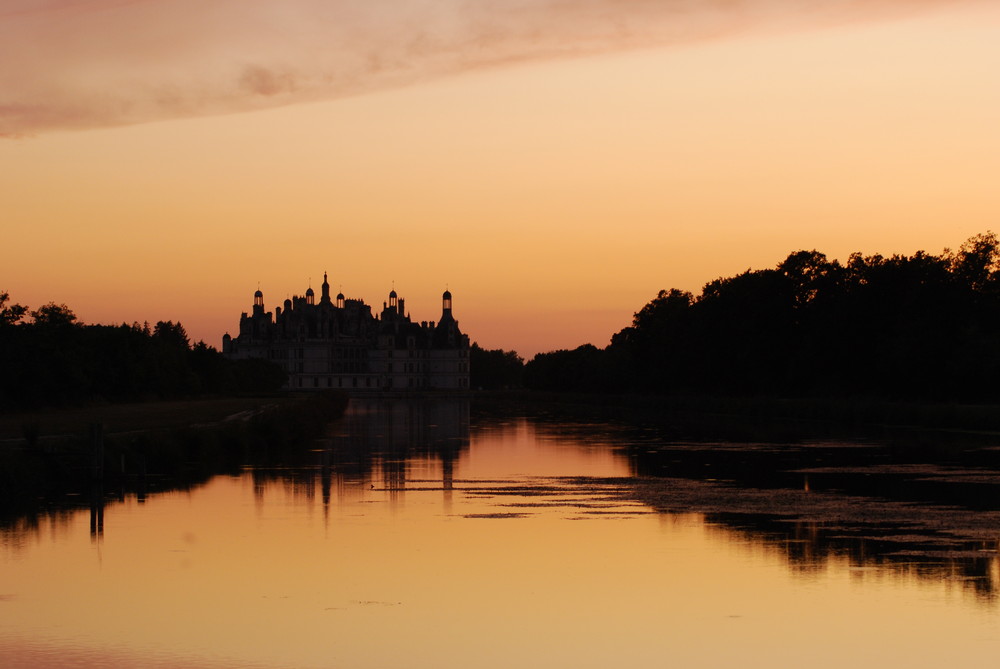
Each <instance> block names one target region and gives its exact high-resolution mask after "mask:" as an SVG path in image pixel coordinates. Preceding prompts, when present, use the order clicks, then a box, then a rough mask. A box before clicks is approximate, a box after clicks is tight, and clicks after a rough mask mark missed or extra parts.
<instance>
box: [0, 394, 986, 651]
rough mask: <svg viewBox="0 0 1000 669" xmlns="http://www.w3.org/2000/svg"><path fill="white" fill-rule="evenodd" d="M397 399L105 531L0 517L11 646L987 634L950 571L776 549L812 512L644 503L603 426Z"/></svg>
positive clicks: (3, 617)
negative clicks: (481, 421) (773, 513)
mask: <svg viewBox="0 0 1000 669" xmlns="http://www.w3.org/2000/svg"><path fill="white" fill-rule="evenodd" d="M401 411H402V413H400V414H397V415H396V416H395V417H386V416H384V415H379V416H378V418H377V420H375V421H371V420H365V419H362V418H359V417H357V416H355V417H354V418H352V419H351V420H352V421H354V423H353V424H349V425H348V426H347V427H344V426H341V427H339V428H337V429H335V430H333V431H331V434H330V436H329V440H328V442H326V447H327V448H329V450H327V451H322V452H318V454H317V457H318V460H317V466H316V467H314V468H311V469H308V470H295V471H248V472H246V473H244V474H243V475H241V476H222V477H216V478H214V479H212V480H211V481H210V482H209V483H207V484H206V485H204V486H201V487H199V488H196V489H194V490H190V491H185V492H174V493H167V494H158V495H153V496H151V497H149V498H148V499H147V500H146V502H145V503H143V504H140V503H139V502H138V500H137V499H136V498H135V497H132V496H129V497H126V498H125V499H124V501H122V502H120V503H111V504H109V505H107V506H106V508H105V509H104V512H103V513H104V521H103V525H104V531H103V533H102V534H94V533H92V532H91V522H90V521H91V513H90V512H88V511H87V510H81V511H77V512H71V513H66V514H62V515H58V516H53V517H49V518H47V519H45V520H43V521H42V525H40V526H39V527H38V528H36V529H35V530H33V531H31V532H21V533H17V532H14V531H9V532H7V533H6V534H5V535H4V537H5V541H6V542H7V543H5V545H4V548H3V550H2V551H0V560H2V562H0V565H2V569H0V652H3V653H4V657H6V658H13V660H10V659H8V660H7V661H6V662H7V663H11V662H12V663H13V664H12V666H57V665H58V666H80V667H82V666H136V665H138V666H157V667H158V666H181V665H183V666H205V667H221V666H272V667H274V666H281V667H285V666H296V667H327V666H345V667H387V666H393V667H395V666H405V667H459V666H461V667H468V666H475V667H510V666H532V667H534V666H555V667H563V666H566V667H569V666H573V667H607V666H612V665H620V666H632V667H647V666H649V667H651V666H657V667H658V666H665V665H673V666H683V667H719V666H736V665H737V664H738V665H741V666H746V665H750V666H757V665H759V666H790V665H793V664H799V663H801V662H804V661H808V663H809V664H810V665H813V666H820V667H833V666H838V667H839V666H843V665H845V664H857V663H859V662H861V663H862V664H863V665H866V666H867V665H874V664H875V663H877V662H886V663H888V662H890V661H891V662H892V663H893V664H896V663H899V664H901V665H905V666H910V667H937V666H941V665H943V664H945V663H948V662H955V661H966V660H968V661H976V660H985V659H986V658H987V657H990V656H992V655H994V654H995V653H996V651H997V649H998V646H1000V627H998V623H1000V618H998V616H1000V612H998V610H997V607H995V606H992V605H984V604H983V601H982V600H980V599H976V598H973V597H968V596H967V592H968V591H967V589H966V588H965V587H963V583H962V581H961V580H959V579H949V578H934V579H928V578H920V577H918V576H917V575H915V574H907V573H906V572H905V571H900V570H898V569H897V570H888V569H879V568H866V567H864V566H859V565H858V563H857V561H856V560H853V559H852V558H851V557H850V556H847V555H836V554H824V555H823V556H818V557H819V558H820V559H817V560H814V561H812V564H821V565H822V568H818V569H811V570H806V569H799V570H789V569H788V564H789V559H788V556H789V551H793V550H795V548H794V546H795V545H798V544H795V543H794V542H795V541H797V540H801V541H802V542H803V544H805V543H808V542H807V541H806V539H807V538H808V534H809V532H810V531H811V530H810V528H809V527H806V526H804V527H802V528H800V529H797V530H796V531H795V533H793V535H791V537H790V538H789V537H785V538H783V539H781V540H780V541H777V540H772V541H767V540H764V539H762V536H761V534H760V533H759V532H756V531H747V530H744V529H738V528H737V529H734V528H733V527H731V526H727V525H723V524H721V523H719V522H717V521H714V520H706V516H705V515H703V514H695V513H687V514H662V513H656V512H655V511H654V510H653V509H651V508H650V507H649V506H647V505H646V504H643V503H641V502H640V501H639V500H637V499H635V498H634V496H633V497H630V496H629V495H628V494H625V493H627V490H626V488H627V486H628V483H627V481H628V476H629V475H630V465H629V460H628V459H627V458H626V457H625V456H624V455H623V454H621V453H618V452H617V451H616V450H615V449H614V448H613V447H612V445H611V444H610V443H606V440H603V439H601V438H599V437H597V438H595V439H593V440H592V441H590V442H589V443H586V442H585V443H581V441H580V440H579V439H570V438H569V437H566V436H565V434H563V436H560V432H561V431H560V430H554V429H550V427H545V426H540V425H538V424H536V423H534V422H532V421H530V420H524V419H522V420H514V421H508V422H506V423H504V424H490V425H486V426H480V425H477V426H473V427H472V429H471V430H470V429H469V426H468V423H467V422H466V423H463V422H462V421H461V420H459V422H458V424H457V426H456V425H451V427H447V428H445V427H442V425H443V422H441V421H440V420H439V418H440V416H438V417H436V418H434V420H433V421H430V420H427V415H426V414H425V413H421V412H417V413H412V412H410V411H409V409H407V410H401ZM459 415H461V414H459ZM349 423H350V421H349ZM432 425H433V426H436V427H433V428H432V427H430V426H432ZM359 427H360V428H361V429H363V430H366V432H364V435H365V436H363V437H358V435H357V434H355V435H354V436H351V435H350V434H348V433H347V432H349V431H351V430H356V429H359ZM588 429H589V430H591V431H593V432H595V433H596V432H599V431H600V428H599V427H592V428H588ZM390 430H391V433H392V435H394V436H392V437H391V438H390V439H389V440H388V446H386V447H383V448H377V449H369V450H367V451H365V449H362V448H360V446H359V443H361V445H364V443H363V442H364V441H365V439H371V440H376V439H383V440H384V439H385V435H386V434H387V433H388V431H390ZM432 434H433V435H434V436H430V435H432ZM379 435H381V436H379ZM369 446H371V444H369ZM362 451H364V452H363V455H364V458H366V459H365V460H364V462H363V463H360V464H359V461H358V460H357V458H356V457H355V456H357V455H358V454H359V453H362ZM442 453H443V455H442ZM577 477H586V478H577ZM796 537H797V538H796ZM14 542H17V543H14ZM790 546H792V547H791V548H790ZM992 564H993V569H995V568H996V567H995V561H994V562H993V563H992ZM994 577H995V575H994ZM3 663H4V662H0V664H3Z"/></svg>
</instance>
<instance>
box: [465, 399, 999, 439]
mask: <svg viewBox="0 0 1000 669" xmlns="http://www.w3.org/2000/svg"><path fill="white" fill-rule="evenodd" d="M473 402H474V406H475V407H477V408H478V409H479V410H481V411H485V412H493V411H504V412H511V411H518V412H523V413H525V414H528V415H533V416H539V415H541V416H544V415H546V414H552V415H567V414H569V415H573V416H576V417H579V416H587V417H589V418H591V419H594V420H614V419H624V420H630V421H640V422H655V423H658V424H660V425H663V426H668V427H671V428H672V429H673V430H674V431H676V432H678V433H681V434H682V435H699V436H703V437H705V436H708V437H710V436H712V435H711V432H718V431H722V432H739V433H745V436H746V438H748V439H753V438H755V435H756V436H761V437H763V436H767V435H772V437H771V438H775V439H794V438H795V436H796V435H797V434H802V435H808V436H816V435H817V434H829V435H834V436H836V435H840V436H844V435H852V436H865V435H868V436H877V437H885V436H886V434H887V433H890V434H895V433H900V432H919V431H933V432H935V433H950V434H954V435H965V436H969V437H974V436H982V437H986V438H990V437H1000V403H996V402H984V403H976V404H972V403H968V404H960V403H955V402H942V403H933V402H900V401H890V400H882V399H878V398H787V397H785V398H779V397H723V396H707V395H677V396H657V395H618V394H607V395H604V394H587V393H558V392H544V391H530V390H516V391H479V392H477V393H475V394H474V395H473ZM706 431H707V432H706ZM722 436H725V437H728V438H736V435H733V434H725V435H722Z"/></svg>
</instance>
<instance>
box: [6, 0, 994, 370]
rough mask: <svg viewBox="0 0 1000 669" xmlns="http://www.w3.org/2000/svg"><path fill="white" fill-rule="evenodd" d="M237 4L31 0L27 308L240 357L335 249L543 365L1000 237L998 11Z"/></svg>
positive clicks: (361, 269) (379, 290)
mask: <svg viewBox="0 0 1000 669" xmlns="http://www.w3.org/2000/svg"><path fill="white" fill-rule="evenodd" d="M237 4H240V3H234V2H231V1H228V0H217V1H216V2H208V3H205V2H201V3H193V2H184V1H181V0H178V2H174V3H167V2H162V1H160V0H148V1H146V2H124V1H112V0H104V1H91V2H88V1H86V0H76V1H75V2H74V1H72V0H51V1H42V0H15V1H13V2H10V3H5V8H6V9H5V10H4V11H3V12H0V62H3V63H5V65H4V66H2V67H0V135H5V136H7V137H8V139H3V140H0V175H3V179H2V180H0V202H2V204H3V207H2V209H0V212H2V213H0V221H2V222H3V223H2V232H3V240H4V248H5V251H6V252H5V253H4V257H3V261H2V263H0V290H6V291H9V292H10V294H11V298H12V299H13V300H14V301H15V302H20V303H22V304H27V305H29V306H30V307H37V306H39V305H40V304H43V303H45V302H48V301H56V302H64V303H66V304H68V305H69V306H70V307H71V308H73V309H74V310H75V311H76V312H77V314H78V315H79V316H80V318H81V319H82V320H84V321H86V322H105V323H115V322H122V321H127V322H132V321H140V322H141V321H143V320H150V321H155V320H160V319H164V320H165V319H171V320H175V321H176V320H180V321H181V322H183V323H184V325H185V326H186V327H187V329H188V332H189V333H190V334H191V335H192V337H193V338H194V339H204V340H206V341H207V342H209V343H211V344H213V345H216V346H218V345H219V341H220V338H221V336H222V333H223V332H225V331H229V332H234V331H235V330H236V328H237V323H238V319H239V314H240V312H241V311H244V310H248V309H249V308H250V304H251V296H252V294H253V291H254V290H256V288H257V284H258V282H259V283H260V286H261V289H262V290H263V291H264V295H265V301H266V304H267V306H268V308H269V309H271V308H273V306H274V305H275V304H278V303H279V302H280V301H281V300H283V299H284V298H285V297H286V296H288V295H290V294H301V293H302V292H304V291H305V289H306V287H307V286H308V283H309V280H310V277H311V279H312V285H313V287H314V288H318V285H319V283H320V282H321V281H322V273H323V271H324V270H325V271H328V272H329V273H330V281H331V283H332V285H333V287H334V292H336V290H338V289H340V288H341V287H342V288H343V291H344V293H345V294H347V295H348V296H349V297H359V298H362V299H364V300H365V301H367V302H368V303H369V304H373V305H375V306H381V302H382V300H384V299H385V296H386V294H387V293H388V292H389V290H390V288H391V286H392V282H393V281H395V287H396V289H397V290H398V291H399V293H400V295H401V296H402V297H404V298H406V301H407V307H408V309H409V311H410V313H411V315H412V316H413V318H414V319H416V320H432V319H437V318H438V317H439V315H440V294H441V292H442V291H443V290H444V289H445V287H446V286H447V287H449V288H450V289H451V291H452V292H453V293H454V295H455V314H456V317H457V318H458V319H459V321H460V324H461V326H462V328H463V330H464V331H466V332H467V333H468V334H469V335H470V337H471V338H472V339H473V340H474V341H478V342H479V343H480V344H482V345H484V346H487V347H490V348H495V347H502V348H506V349H510V348H513V349H516V350H518V351H519V352H520V353H521V354H522V355H525V356H530V355H532V354H534V353H535V352H538V351H543V350H550V349H554V348H568V347H575V346H577V345H579V344H582V343H585V342H588V341H589V342H593V343H595V344H597V345H601V346H603V345H604V344H606V343H607V341H608V339H609V337H610V336H611V334H612V333H614V332H615V331H617V330H619V329H620V328H622V327H624V326H625V325H627V324H628V323H629V321H630V319H631V315H632V313H633V312H635V311H637V310H638V309H639V308H641V307H642V305H643V304H645V303H646V302H647V301H648V300H649V299H651V298H652V297H653V296H654V295H655V294H656V291H657V290H659V289H661V288H670V287H678V288H683V289H687V290H692V291H695V292H697V291H698V290H700V288H701V286H702V285H703V284H704V283H705V282H707V281H709V280H711V279H714V278H716V277H718V276H721V275H731V274H734V273H737V272H740V271H742V270H745V269H746V268H748V267H769V266H773V265H775V264H776V263H777V262H779V261H780V260H781V259H782V258H783V257H784V256H785V255H786V254H787V253H789V252H790V251H793V250H796V249H800V248H810V249H811V248H817V249H819V250H821V251H824V252H826V253H827V254H828V255H829V256H831V257H837V258H841V259H843V258H845V257H846V255H847V254H848V253H849V252H851V251H854V250H860V251H863V252H866V253H872V252H882V253H893V252H902V253H912V252H913V251H915V250H917V249H921V248H923V249H926V250H928V251H931V252H939V251H940V250H941V249H942V248H944V247H946V246H952V247H953V246H957V245H959V244H960V243H961V242H962V241H964V240H965V239H966V238H968V237H969V236H971V235H973V234H976V233H978V232H983V231H985V230H987V229H991V228H992V229H996V228H997V227H998V225H997V220H998V213H1000V189H998V187H997V183H996V177H997V175H998V174H1000V131H998V130H997V119H998V118H1000V80H998V78H997V75H996V73H997V72H998V71H1000V43H998V41H997V39H996V35H997V34H998V28H1000V6H998V5H997V4H996V3H991V2H975V1H968V2H962V1H954V2H947V1H943V0H942V1H934V0H923V1H914V2H873V3H861V4H864V5H865V7H866V10H865V11H863V12H862V11H861V10H858V9H857V8H856V7H855V6H854V5H857V4H859V3H854V2H850V1H848V0H842V1H838V0H831V1H830V2H824V3H816V4H815V5H810V3H802V2H798V3H792V2H786V1H784V0H751V1H748V2H744V3H736V4H733V3H722V2H720V3H704V4H702V5H699V7H700V9H699V10H698V11H687V12H681V11H680V10H679V9H677V8H678V7H681V6H683V5H684V4H690V3H678V2H670V1H664V2H660V3H654V2H648V1H643V0H628V1H625V2H614V3H612V2H602V1H600V0H581V3H580V6H579V7H578V8H577V9H576V10H575V11H574V12H573V13H572V14H571V15H565V12H566V11H567V10H566V9H565V3H559V2H554V1H550V0H504V2H497V3H491V4H490V5H485V4H481V3H474V7H475V8H474V9H470V8H469V7H466V6H465V4H466V3H459V2H451V1H445V0H441V1H440V2H437V3H431V2H421V1H418V0H410V1H408V2H403V1H402V0H399V1H398V2H390V3H385V4H384V5H381V6H382V7H383V9H384V12H383V13H382V14H380V13H378V12H376V11H375V10H373V9H371V7H373V5H370V3H367V4H366V3H352V2H341V3H318V2H311V1H309V0H300V1H297V2H288V3H273V2H268V1H266V0H259V1H255V2H246V3H242V4H240V8H239V9H237V8H236V5H237ZM395 6H398V9H399V11H398V12H394V13H389V12H388V9H386V8H391V7H395ZM820 6H821V7H823V11H821V12H817V11H813V10H815V8H816V7H820ZM289 7H291V8H293V9H294V10H295V11H290V10H289V9H288V8H289ZM53 8H55V9H53ZM331 8H332V9H331ZM489 8H492V9H489ZM498 8H499V9H498ZM734 8H735V9H734ZM501 9H502V11H501ZM185 12H186V13H185ZM237 19H238V20H237ZM327 28H329V29H330V30H329V31H327V30H326V29H327ZM331 45H332V46H331ZM234 82H235V83H234Z"/></svg>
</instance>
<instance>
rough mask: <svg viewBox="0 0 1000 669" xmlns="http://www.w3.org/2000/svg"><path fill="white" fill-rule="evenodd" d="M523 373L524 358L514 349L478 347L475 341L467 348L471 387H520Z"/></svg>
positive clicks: (489, 388)
mask: <svg viewBox="0 0 1000 669" xmlns="http://www.w3.org/2000/svg"><path fill="white" fill-rule="evenodd" d="M523 374H524V359H523V358H521V357H520V356H519V355H518V354H517V352H516V351H504V350H502V349H499V348H497V349H485V348H480V346H479V344H477V343H475V342H473V343H472V346H471V347H470V348H469V385H470V387H472V388H475V389H477V390H506V389H509V388H520V387H521V383H522V376H523Z"/></svg>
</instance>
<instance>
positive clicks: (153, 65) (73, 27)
mask: <svg viewBox="0 0 1000 669" xmlns="http://www.w3.org/2000/svg"><path fill="white" fill-rule="evenodd" d="M961 2H963V0H863V1H862V0H815V1H813V2H809V1H806V0H7V1H6V2H5V3H4V8H3V9H0V63H2V65H0V137H4V136H5V137H16V136H25V135H32V134H38V133H44V132H48V131H53V130H68V129H86V128H96V127H107V126H117V125H127V124H134V123H142V122H148V121H155V120H162V119H170V118H181V117H191V116H202V115H212V114H226V113H234V112H242V111H249V110H254V109H263V108H268V107H275V106H280V105H289V104H295V103H298V102H304V101H316V100H328V99H335V98H338V97H344V96H349V95H358V94H363V93H366V92H369V91H374V90H379V89H386V88H392V87H397V86H404V85H409V84H413V83H416V82H420V81H424V80H429V79H433V78H436V77H442V76H447V75H451V74H456V73H460V72H464V71H468V70H474V69H479V68H487V67H496V66H500V65H504V64H509V63H517V62H530V61H535V60H545V59H553V58H567V57H573V56H579V55H589V54H596V53H603V52H611V51H620V50H626V49H635V48H642V47H651V46H661V45H662V46H667V45H672V44H683V43H687V42H692V41H698V40H705V39H718V38H721V37H725V36H727V35H732V34H740V33H745V32H749V31H754V30H761V29H788V28H791V29H798V28H802V27H811V26H817V25H825V24H830V23H833V22H839V21H850V20H871V19H875V18H884V17H891V16H897V15H900V14H902V13H907V12H914V11H919V10H923V9H929V8H935V7H941V6H948V5H954V4H959V3H961Z"/></svg>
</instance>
